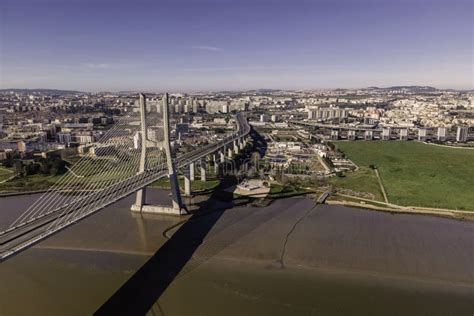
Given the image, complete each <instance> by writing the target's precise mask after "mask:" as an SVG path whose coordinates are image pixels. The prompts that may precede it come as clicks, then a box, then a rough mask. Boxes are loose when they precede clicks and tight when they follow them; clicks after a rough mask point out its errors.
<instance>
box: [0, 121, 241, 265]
mask: <svg viewBox="0 0 474 316" xmlns="http://www.w3.org/2000/svg"><path fill="white" fill-rule="evenodd" d="M236 123H237V131H236V132H235V133H232V134H231V135H229V136H228V137H226V138H225V139H223V140H221V141H219V142H217V143H211V144H208V145H206V146H204V147H202V148H199V149H196V150H194V151H191V152H189V153H186V154H184V155H181V156H179V157H177V158H176V159H174V163H175V166H176V168H183V167H185V166H187V165H189V164H190V163H192V162H195V161H197V160H199V159H201V158H203V157H206V156H207V155H209V154H211V153H213V152H215V151H217V150H219V149H220V148H222V147H224V146H226V145H228V144H230V143H232V142H233V141H234V140H237V139H239V138H241V137H243V136H246V135H247V134H248V133H249V132H250V126H249V124H248V123H247V120H246V118H245V116H244V115H243V114H242V113H238V114H237V115H236ZM167 175H168V170H167V168H166V164H163V165H161V166H160V167H157V168H153V169H151V170H145V171H144V172H143V173H140V174H137V175H135V176H132V177H129V178H127V179H124V180H123V181H122V182H119V183H117V184H114V185H112V186H109V187H108V188H106V189H104V190H101V191H97V192H94V193H92V194H89V195H87V196H85V197H83V198H80V199H76V200H74V201H73V202H71V203H69V204H67V205H63V206H62V207H60V208H57V209H54V210H51V211H50V212H48V213H45V214H43V215H41V216H39V217H36V218H34V219H32V220H30V221H29V222H26V223H22V224H19V225H17V226H14V227H11V228H10V229H8V230H5V231H3V232H0V261H2V260H5V259H6V258H8V257H10V256H12V255H14V254H16V253H18V252H20V251H22V250H25V249H27V248H29V247H31V246H32V245H34V244H36V243H37V242H39V241H41V240H43V239H45V238H47V237H49V236H51V235H52V234H54V233H56V232H58V231H60V230H62V229H64V228H66V227H68V226H70V225H72V224H74V223H77V222H78V221H80V220H82V219H84V218H85V217H87V216H89V215H91V214H93V213H95V212H97V211H99V210H101V209H103V208H105V207H106V206H108V205H110V204H112V203H115V202H116V201H118V200H120V199H123V198H125V197H127V196H128V195H130V194H132V193H134V192H136V191H138V190H139V189H141V188H143V187H146V186H147V185H149V184H151V183H153V182H154V181H156V180H158V179H160V178H163V177H165V176H167Z"/></svg>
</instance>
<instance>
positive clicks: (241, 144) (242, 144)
mask: <svg viewBox="0 0 474 316" xmlns="http://www.w3.org/2000/svg"><path fill="white" fill-rule="evenodd" d="M239 147H240V150H244V148H245V142H244V140H243V138H239Z"/></svg>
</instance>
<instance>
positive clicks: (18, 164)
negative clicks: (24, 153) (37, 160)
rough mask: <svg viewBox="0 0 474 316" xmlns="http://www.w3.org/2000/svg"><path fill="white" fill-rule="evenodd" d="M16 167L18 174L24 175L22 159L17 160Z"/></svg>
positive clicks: (16, 173)
mask: <svg viewBox="0 0 474 316" xmlns="http://www.w3.org/2000/svg"><path fill="white" fill-rule="evenodd" d="M14 168H15V175H16V176H23V163H22V162H21V161H20V160H17V161H15V164H14Z"/></svg>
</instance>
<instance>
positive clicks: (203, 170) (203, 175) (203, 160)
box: [200, 157, 206, 182]
mask: <svg viewBox="0 0 474 316" xmlns="http://www.w3.org/2000/svg"><path fill="white" fill-rule="evenodd" d="M200 167H201V181H204V182H205V181H206V157H204V158H201V166H200Z"/></svg>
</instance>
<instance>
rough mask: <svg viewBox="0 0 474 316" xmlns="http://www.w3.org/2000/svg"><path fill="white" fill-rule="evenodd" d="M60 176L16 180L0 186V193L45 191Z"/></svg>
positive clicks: (38, 176) (34, 176)
mask: <svg viewBox="0 0 474 316" xmlns="http://www.w3.org/2000/svg"><path fill="white" fill-rule="evenodd" d="M59 179H61V176H60V175H59V176H49V175H48V176H46V175H42V174H35V175H31V176H28V177H26V178H16V179H13V180H10V181H7V182H5V183H2V184H0V191H5V192H23V191H39V190H47V189H49V188H50V187H51V186H52V185H53V184H55V183H56V182H57V181H58V180H59Z"/></svg>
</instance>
